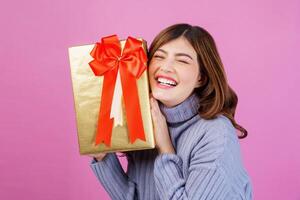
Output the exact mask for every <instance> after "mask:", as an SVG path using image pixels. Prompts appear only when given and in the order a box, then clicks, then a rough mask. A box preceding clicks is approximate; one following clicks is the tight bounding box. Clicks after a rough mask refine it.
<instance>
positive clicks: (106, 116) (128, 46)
mask: <svg viewBox="0 0 300 200" xmlns="http://www.w3.org/2000/svg"><path fill="white" fill-rule="evenodd" d="M91 56H92V57H93V58H94V60H92V61H91V62H90V63H89V65H90V67H91V68H92V70H93V72H94V74H95V75H96V76H104V81H103V88H102V96H101V105H100V111H99V118H98V130H97V135H96V144H100V143H101V142H104V144H106V145H107V146H110V142H111V135H112V128H113V122H114V119H110V112H111V105H112V99H113V94H114V88H115V83H116V79H117V74H118V70H120V77H121V83H122V90H123V97H124V104H125V112H126V118H127V124H128V130H129V139H130V142H131V143H133V142H135V140H136V139H141V140H144V141H145V133H144V127H143V121H142V115H141V110H140V103H139V97H138V90H137V85H136V79H138V78H139V77H140V76H141V75H142V73H143V72H144V71H145V70H146V68H147V66H146V62H147V56H146V54H145V52H144V49H143V48H142V41H140V40H137V39H135V38H132V37H128V38H127V40H126V43H125V47H124V49H123V53H121V44H120V41H119V39H118V37H117V36H116V35H112V36H108V37H104V38H102V39H101V43H96V45H95V47H94V48H93V50H92V51H91Z"/></svg>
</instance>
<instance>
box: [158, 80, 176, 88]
mask: <svg viewBox="0 0 300 200" xmlns="http://www.w3.org/2000/svg"><path fill="white" fill-rule="evenodd" d="M157 81H158V82H159V83H162V84H167V85H171V86H176V85H177V84H176V82H175V81H171V80H169V79H165V78H158V79H157Z"/></svg>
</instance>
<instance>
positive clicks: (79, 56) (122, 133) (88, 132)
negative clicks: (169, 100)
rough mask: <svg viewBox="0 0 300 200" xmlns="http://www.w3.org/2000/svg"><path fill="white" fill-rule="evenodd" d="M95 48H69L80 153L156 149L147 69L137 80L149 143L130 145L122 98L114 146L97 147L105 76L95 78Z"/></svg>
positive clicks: (113, 132)
mask: <svg viewBox="0 0 300 200" xmlns="http://www.w3.org/2000/svg"><path fill="white" fill-rule="evenodd" d="M120 42H121V47H122V49H123V48H124V45H125V40H121V41H120ZM143 43H144V50H145V51H146V45H145V41H143ZM93 47H94V44H92V45H83V46H75V47H70V48H69V59H70V66H71V77H72V85H73V96H74V104H75V111H76V122H77V123H76V124H77V135H78V143H79V150H80V154H81V155H84V154H94V153H99V152H121V151H132V150H142V149H151V148H154V147H155V143H154V135H153V125H152V119H151V112H150V102H149V82H148V76H147V70H145V71H144V73H143V74H142V76H141V77H140V78H139V79H138V80H137V87H138V95H139V101H140V106H141V114H142V119H143V125H144V130H145V137H146V141H142V140H140V139H137V140H136V141H135V142H134V143H133V144H131V143H130V142H129V137H128V129H127V124H126V116H125V111H124V104H123V98H122V109H123V112H122V115H123V125H122V126H120V125H117V126H116V127H115V126H114V128H113V130H112V138H111V146H110V147H107V146H106V145H105V144H104V143H101V144H99V145H95V137H96V133H97V123H98V115H99V108H100V100H101V93H102V92H101V88H102V83H103V76H95V75H94V73H93V71H92V69H91V68H90V66H89V64H88V63H89V62H90V61H91V60H93V58H92V57H91V56H90V52H91V50H92V49H93Z"/></svg>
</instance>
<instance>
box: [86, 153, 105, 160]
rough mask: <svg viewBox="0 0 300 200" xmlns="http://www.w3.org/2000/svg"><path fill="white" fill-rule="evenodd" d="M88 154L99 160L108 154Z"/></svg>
mask: <svg viewBox="0 0 300 200" xmlns="http://www.w3.org/2000/svg"><path fill="white" fill-rule="evenodd" d="M88 156H90V157H92V158H96V160H97V161H101V160H103V158H104V157H105V156H106V153H97V154H88Z"/></svg>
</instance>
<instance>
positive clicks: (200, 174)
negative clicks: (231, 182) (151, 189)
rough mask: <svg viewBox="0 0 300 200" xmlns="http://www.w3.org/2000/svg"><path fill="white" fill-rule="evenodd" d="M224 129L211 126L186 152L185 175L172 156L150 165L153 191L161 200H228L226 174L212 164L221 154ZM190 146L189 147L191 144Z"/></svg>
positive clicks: (177, 157)
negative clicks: (187, 153)
mask: <svg viewBox="0 0 300 200" xmlns="http://www.w3.org/2000/svg"><path fill="white" fill-rule="evenodd" d="M224 133H225V134H226V130H224V128H222V127H221V126H217V127H211V128H210V129H209V130H208V131H207V132H206V134H204V136H203V137H202V138H200V139H199V141H194V143H193V145H194V146H193V148H192V151H191V153H190V163H189V167H188V174H187V175H185V177H184V174H183V172H182V171H183V170H182V168H183V167H182V165H183V162H182V159H181V158H180V157H179V156H178V155H176V154H161V155H159V156H158V157H157V158H156V160H155V163H154V178H155V185H156V189H157V191H158V193H159V195H160V198H161V199H168V200H171V199H172V200H175V199H189V200H191V199H197V200H198V199H210V200H223V199H230V198H231V197H229V196H228V195H229V189H230V188H229V186H228V184H226V181H227V179H226V175H225V174H224V173H223V171H222V170H221V169H220V168H219V166H218V165H217V164H216V160H217V158H218V157H219V156H220V155H221V154H222V153H223V151H224V145H225V142H226V138H225V137H224ZM191 145H192V144H191Z"/></svg>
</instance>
